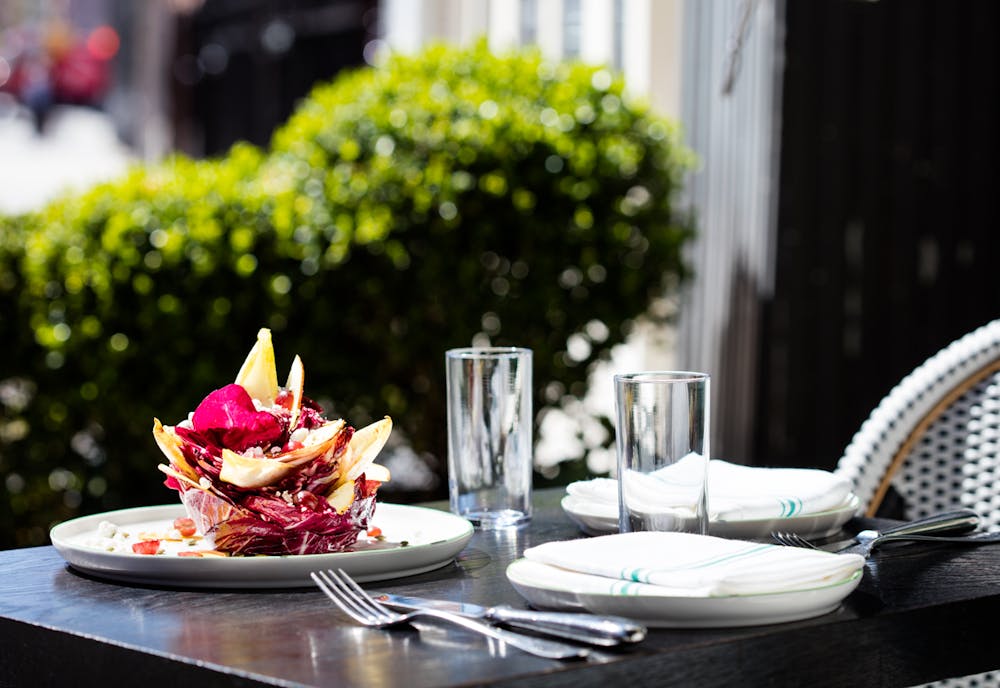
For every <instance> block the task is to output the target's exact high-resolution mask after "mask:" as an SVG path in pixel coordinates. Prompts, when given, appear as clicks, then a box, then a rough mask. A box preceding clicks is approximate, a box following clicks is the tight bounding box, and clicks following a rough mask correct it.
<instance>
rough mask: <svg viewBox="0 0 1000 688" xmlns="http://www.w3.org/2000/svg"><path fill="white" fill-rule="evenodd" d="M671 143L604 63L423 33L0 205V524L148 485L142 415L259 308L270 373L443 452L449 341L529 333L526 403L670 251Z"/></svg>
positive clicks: (191, 389)
mask: <svg viewBox="0 0 1000 688" xmlns="http://www.w3.org/2000/svg"><path fill="white" fill-rule="evenodd" d="M234 105H235V104H234ZM689 161H690V159H689V154H688V152H687V151H686V150H684V149H683V147H682V146H681V145H680V143H679V141H678V134H677V131H676V130H675V128H674V126H673V125H672V124H671V123H669V122H667V121H664V120H663V119H660V118H658V117H656V116H654V115H653V114H651V113H650V112H649V111H648V110H647V109H646V108H645V107H644V106H642V105H641V104H638V103H635V102H633V101H631V100H630V99H629V98H628V97H626V96H625V95H623V90H622V83H621V81H620V80H618V79H617V78H612V76H611V75H610V74H609V72H607V71H605V70H603V69H599V68H596V67H591V66H585V65H582V64H554V63H549V62H546V61H544V60H543V59H542V58H541V57H540V56H539V55H538V54H537V53H516V54H511V55H505V56H494V55H492V54H490V52H489V51H488V50H487V49H486V47H485V45H484V44H480V45H478V46H475V47H473V48H471V49H456V48H449V47H444V46H436V47H433V48H430V49H428V50H427V51H425V52H424V53H422V54H420V55H417V56H412V57H402V56H396V57H392V58H390V59H388V60H387V61H386V63H385V64H383V65H381V66H379V67H377V68H365V69H361V70H358V71H354V72H352V73H348V74H345V75H342V76H341V77H339V78H337V79H336V80H335V81H334V82H333V83H330V84H326V85H321V86H319V87H318V88H316V89H315V90H314V91H313V93H312V94H311V95H310V96H309V97H308V98H307V99H306V100H305V101H304V102H303V103H302V104H301V106H300V107H299V108H298V110H297V111H296V113H295V114H293V115H292V117H291V118H290V120H289V121H288V122H287V123H286V124H285V125H283V126H282V127H281V128H280V129H279V130H278V131H277V132H276V133H275V135H274V138H273V141H272V144H271V146H270V149H269V150H266V151H263V150H259V149H256V148H254V147H251V146H248V145H238V146H236V147H234V148H233V149H232V150H231V151H230V152H229V154H228V155H227V156H226V157H225V158H222V159H219V160H208V161H196V160H190V159H186V158H184V157H176V158H173V159H170V160H168V161H166V162H164V163H162V164H157V165H154V166H147V167H137V168H135V169H133V170H132V171H131V172H130V173H129V174H128V175H126V176H125V177H124V178H122V179H119V180H115V181H113V182H111V183H106V184H103V185H100V186H98V187H96V188H94V189H92V190H90V191H88V192H86V193H82V194H78V195H73V196H70V197H67V198H63V199H61V200H59V201H57V202H54V203H52V204H50V205H49V206H47V207H45V208H44V209H42V210H41V211H39V212H37V213H32V214H29V215H25V216H19V217H13V218H5V219H0V222H2V234H0V333H2V338H0V475H3V476H4V478H5V479H4V482H3V484H0V492H2V494H0V509H6V510H9V512H8V513H2V512H0V524H2V525H0V546H7V547H9V546H21V545H29V544H37V543H42V542H44V541H45V538H46V531H47V528H48V527H49V525H50V524H51V523H53V522H55V521H58V520H61V519H65V518H68V517H72V516H75V515H78V514H81V513H88V512H95V511H100V510H105V509H111V508H116V507H120V506H128V505H139V504H154V503H161V502H164V501H169V500H170V499H171V498H172V497H171V493H169V492H168V491H167V490H166V489H165V488H163V487H162V486H161V485H160V483H161V476H160V474H159V473H158V472H157V471H156V469H155V465H156V463H157V462H158V461H159V455H158V451H157V449H156V447H155V445H154V443H153V441H152V437H151V434H150V429H151V425H152V418H153V416H154V415H155V416H157V417H159V418H161V419H162V420H163V421H164V422H168V423H172V422H176V421H178V420H181V419H182V418H184V417H185V414H186V413H187V412H188V411H189V410H191V409H193V408H194V406H195V405H196V404H197V403H198V401H200V400H201V398H202V397H204V396H205V394H207V393H208V392H209V391H211V390H212V389H215V388H217V387H219V386H221V385H222V384H224V383H226V382H229V381H230V380H231V379H232V378H233V377H234V376H235V374H236V372H237V370H238V368H239V365H240V363H241V362H242V360H243V357H244V355H245V354H246V352H247V350H248V349H249V347H250V345H251V344H252V343H253V341H254V338H255V334H256V331H257V329H258V328H259V327H261V326H268V327H270V328H272V330H273V331H274V336H275V347H276V353H277V357H278V361H279V363H278V365H279V376H283V372H282V371H283V370H284V369H285V366H287V365H288V363H289V362H290V360H291V358H292V356H293V355H294V354H296V353H298V354H300V355H301V357H302V359H303V361H304V363H305V369H306V390H307V393H309V394H311V395H312V396H314V397H316V398H317V399H319V400H320V401H322V402H323V403H325V404H326V405H327V406H328V407H332V408H333V409H334V412H335V413H339V414H341V415H343V416H344V417H346V418H347V419H348V420H349V421H350V422H352V423H354V424H355V425H358V426H360V425H361V424H362V423H365V422H367V421H368V420H369V419H371V418H373V417H379V416H381V415H383V414H386V413H388V414H390V415H392V416H393V418H394V420H395V421H396V430H395V431H394V435H395V437H396V438H397V439H400V440H405V441H406V442H407V443H408V444H409V445H410V446H412V448H413V449H414V450H415V451H416V452H417V454H418V455H419V456H421V457H423V458H424V460H425V461H427V462H428V465H430V466H431V467H432V468H433V470H434V471H436V473H437V474H438V475H439V476H443V474H444V467H443V466H444V459H445V447H446V438H445V417H444V411H445V408H444V406H445V403H444V363H443V355H444V350H445V349H447V348H449V347H453V346H462V345H468V344H469V343H470V342H472V341H473V340H474V339H475V340H476V341H486V340H488V341H490V342H492V343H494V344H500V345H505V344H518V345H523V346H529V347H531V348H532V349H534V351H535V380H536V399H537V401H536V408H539V409H541V408H543V407H544V406H545V405H546V404H548V405H553V404H558V403H559V401H560V398H561V397H562V396H563V395H565V394H578V393H580V392H581V391H582V390H583V385H584V384H585V380H586V373H587V369H588V366H589V364H590V363H592V362H593V361H594V360H596V359H598V358H599V357H602V356H606V355H607V353H608V352H609V350H610V348H611V347H612V346H613V345H615V344H617V343H619V342H621V341H622V339H623V337H624V334H625V332H626V331H627V329H628V327H629V326H630V323H631V322H632V321H633V319H634V318H636V317H637V316H640V315H641V314H643V313H644V311H646V309H647V307H648V305H649V304H650V302H651V299H652V298H655V297H658V296H662V294H663V293H664V291H663V290H664V289H665V288H666V285H668V284H673V285H676V284H677V283H678V281H679V280H680V279H682V278H683V277H684V276H685V268H684V264H683V261H682V257H681V250H682V248H683V246H684V245H685V242H686V241H687V240H688V238H689V237H690V236H691V228H690V222H689V221H688V220H687V219H686V217H685V216H684V215H683V214H681V213H679V212H678V211H677V208H676V194H677V192H678V190H679V186H680V183H681V181H682V176H683V174H684V172H685V169H686V168H687V166H688V164H689ZM594 323H603V326H597V327H595V326H594ZM588 325H589V327H588ZM587 333H589V334H587ZM572 335H582V336H584V337H587V340H586V341H587V342H588V343H589V344H590V347H591V348H590V351H589V354H588V353H587V352H586V347H584V352H583V353H584V354H586V355H581V354H577V355H576V356H577V357H576V359H574V358H571V357H570V356H569V355H568V354H567V339H568V338H569V337H571V336H572ZM443 484H444V483H441V482H439V483H438V486H437V488H433V489H431V490H430V492H428V493H425V494H419V495H396V498H397V499H398V500H400V501H402V500H403V499H406V498H407V497H414V496H421V497H425V496H429V495H432V494H433V496H439V495H441V494H442V493H443ZM390 485H391V484H390ZM390 485H387V486H386V487H387V488H388V487H389V486H390ZM387 494H389V495H391V494H392V493H391V492H387Z"/></svg>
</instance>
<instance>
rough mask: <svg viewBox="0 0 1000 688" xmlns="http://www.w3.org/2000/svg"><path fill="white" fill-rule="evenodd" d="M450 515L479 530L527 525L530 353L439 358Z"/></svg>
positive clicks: (460, 352) (500, 350)
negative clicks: (445, 402)
mask: <svg viewBox="0 0 1000 688" xmlns="http://www.w3.org/2000/svg"><path fill="white" fill-rule="evenodd" d="M445 364H446V369H447V370H446V372H447V386H448V494H449V503H450V507H451V510H452V511H453V512H454V513H456V514H458V515H460V516H462V517H464V518H467V519H469V520H470V521H472V522H473V523H474V524H476V525H478V526H479V527H480V528H482V529H492V528H503V527H507V526H515V525H517V524H519V523H523V522H525V521H527V520H528V519H530V518H531V479H532V454H531V452H532V409H531V370H532V357H531V350H530V349H525V348H518V347H474V348H466V349H450V350H449V351H447V352H446V353H445Z"/></svg>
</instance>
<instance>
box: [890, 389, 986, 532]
mask: <svg viewBox="0 0 1000 688" xmlns="http://www.w3.org/2000/svg"><path fill="white" fill-rule="evenodd" d="M998 443H1000V374H997V373H995V374H993V375H991V376H989V377H987V378H986V379H985V380H983V381H982V382H980V383H978V384H977V385H975V386H973V387H972V388H971V389H970V390H969V391H968V392H966V393H965V394H963V395H962V396H961V397H959V398H958V399H956V400H955V402H954V403H952V404H951V405H949V406H948V407H947V408H946V409H944V411H943V412H942V413H941V415H940V416H939V417H938V418H937V420H935V421H934V422H933V423H931V425H930V426H929V427H928V428H927V430H926V431H925V432H924V433H923V434H922V436H921V437H920V439H919V440H918V441H917V443H916V444H915V445H914V447H913V449H912V451H911V452H910V454H909V456H908V457H907V458H906V459H905V461H904V463H903V465H902V466H901V467H900V470H899V471H898V472H897V473H896V475H895V476H894V477H893V480H892V484H893V487H895V488H896V491H897V492H898V493H899V494H900V495H901V496H902V497H903V500H904V504H905V505H906V517H907V518H920V517H923V516H929V515H930V514H932V513H935V512H940V511H947V510H948V509H954V508H957V507H968V508H970V509H975V510H976V511H977V512H978V513H979V514H980V515H981V516H982V518H983V520H984V522H985V523H984V527H986V528H987V529H989V530H1000V460H998V451H997V450H998V446H1000V444H998Z"/></svg>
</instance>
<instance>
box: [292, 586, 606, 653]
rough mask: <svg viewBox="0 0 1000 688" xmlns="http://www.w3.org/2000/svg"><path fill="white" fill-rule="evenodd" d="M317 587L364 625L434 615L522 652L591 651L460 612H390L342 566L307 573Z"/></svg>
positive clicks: (405, 621) (383, 625)
mask: <svg viewBox="0 0 1000 688" xmlns="http://www.w3.org/2000/svg"><path fill="white" fill-rule="evenodd" d="M309 575H310V577H311V578H312V579H313V581H314V582H315V583H316V585H318V586H319V589H320V590H322V591H323V593H324V594H325V595H326V596H327V597H329V598H330V600H332V601H333V603H334V604H336V605H337V607H339V608H340V610H341V611H343V612H344V613H345V614H347V615H348V616H349V617H351V618H352V619H354V620H355V621H357V622H358V623H360V624H362V625H364V626H370V627H372V628H391V627H393V626H401V625H404V624H410V623H412V622H414V621H421V620H426V619H434V620H438V621H447V622H449V623H452V624H455V625H457V626H461V627H462V628H465V629H468V630H470V631H475V632H476V633H480V634H482V635H484V636H487V637H489V638H493V639H495V640H499V641H501V642H503V643H506V644H508V645H511V646H512V647H516V648H518V649H520V650H523V651H525V652H528V653H531V654H533V655H536V656H538V657H545V658H547V659H583V658H589V657H591V656H592V655H594V651H593V650H591V649H590V648H586V647H582V646H579V645H570V644H569V643H562V642H557V641H555V640H549V639H547V638H538V637H536V636H530V635H524V634H521V633H515V632H513V631H509V630H507V629H504V628H497V627H496V626H491V625H490V624H488V623H484V622H482V621H479V620H477V619H472V618H469V617H467V616H462V615H461V614H451V613H449V612H444V611H440V610H437V609H419V610H414V611H411V612H407V613H405V614H401V613H398V612H394V611H392V610H391V609H389V608H388V607H386V606H384V605H383V604H381V603H380V602H378V601H376V600H373V599H372V598H371V597H369V596H368V595H367V594H366V593H365V591H364V590H363V589H362V588H361V586H359V585H358V584H357V583H355V582H354V580H353V579H352V578H351V577H350V576H348V575H347V574H346V573H344V571H343V570H339V569H338V570H336V571H334V570H332V569H331V570H328V571H315V572H313V573H310V574H309Z"/></svg>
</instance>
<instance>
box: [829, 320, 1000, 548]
mask: <svg viewBox="0 0 1000 688" xmlns="http://www.w3.org/2000/svg"><path fill="white" fill-rule="evenodd" d="M998 359H1000V320H995V321H993V322H991V323H989V324H988V325H984V326H983V327H981V328H979V329H977V330H976V331H974V332H972V333H970V334H968V335H966V336H964V337H962V338H961V339H959V340H957V341H955V342H953V343H952V344H950V345H949V346H947V347H946V348H944V349H942V350H941V351H940V352H938V353H937V354H935V355H934V356H932V357H931V358H929V359H928V360H927V361H926V362H924V363H923V364H922V365H921V366H920V367H918V368H917V369H916V370H914V371H913V372H912V373H910V374H909V375H907V376H906V377H905V378H904V379H903V380H902V381H901V382H900V383H899V384H898V385H897V386H896V387H895V388H894V389H893V390H892V391H891V392H890V393H889V394H888V395H887V396H886V397H885V398H884V399H883V400H882V401H881V403H879V405H878V407H877V408H876V409H875V410H874V411H873V412H872V414H871V416H869V417H868V419H867V420H866V421H865V422H864V423H863V424H862V426H861V429H860V430H859V431H858V433H857V434H856V435H855V436H854V438H853V440H852V441H851V444H850V445H849V446H848V447H847V449H846V450H845V451H844V455H843V457H841V459H840V461H839V463H838V465H837V469H836V471H835V472H836V473H838V474H840V475H843V476H845V477H847V478H848V479H850V480H851V482H852V483H853V485H854V492H855V494H857V495H858V497H859V498H860V500H861V503H862V504H863V505H865V507H866V508H867V506H868V505H869V504H870V503H871V501H872V498H873V497H874V495H875V493H876V491H877V489H878V486H879V484H880V483H881V482H882V478H883V476H885V474H886V471H887V470H888V469H889V466H890V464H891V463H892V460H893V457H894V456H895V455H896V453H897V452H898V451H899V450H900V448H901V447H902V445H903V443H904V442H905V441H906V439H907V437H909V435H910V434H911V433H912V432H913V430H914V429H915V428H916V427H917V425H918V424H920V422H921V421H922V420H923V419H924V418H925V417H926V416H927V414H928V413H930V412H931V411H932V410H934V409H935V407H937V406H939V404H941V402H942V400H944V399H945V398H946V397H947V396H948V395H949V393H951V392H952V391H953V390H955V389H956V387H958V386H959V385H960V384H962V383H963V382H964V381H965V380H967V379H968V378H969V377H970V376H971V375H973V374H974V373H975V372H976V371H979V370H982V369H983V368H984V367H987V366H988V365H989V364H990V363H992V362H994V361H997V360H998ZM998 445H1000V374H992V375H990V376H989V377H988V378H986V379H985V380H983V381H981V382H980V383H978V384H976V385H974V386H973V387H972V388H970V389H969V390H968V391H966V392H965V393H964V394H962V395H961V396H960V397H958V398H957V399H956V400H954V401H953V402H952V403H950V404H949V405H948V406H947V407H946V408H945V409H944V410H943V411H942V412H941V415H940V416H939V417H938V418H937V419H936V420H935V421H934V422H932V423H931V424H930V426H928V427H927V428H926V430H925V431H924V433H923V435H922V436H921V437H920V438H919V439H918V440H917V442H916V444H915V445H914V446H913V447H912V449H911V450H910V452H909V455H908V456H907V457H906V458H905V459H904V463H903V465H902V466H901V467H900V469H899V471H898V472H897V473H896V475H895V476H894V479H893V486H894V487H895V488H896V490H897V491H898V492H899V493H900V494H901V495H902V496H903V497H904V499H905V501H906V509H907V516H912V517H917V516H923V515H926V514H929V513H931V512H933V511H939V510H941V509H948V508H955V507H957V506H968V507H971V508H974V509H976V510H977V511H978V512H979V513H980V515H981V516H982V517H983V519H984V520H985V521H986V523H987V524H989V528H990V529H998V528H1000V481H997V480H996V478H998V477H1000V473H998V472H1000V465H998Z"/></svg>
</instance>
